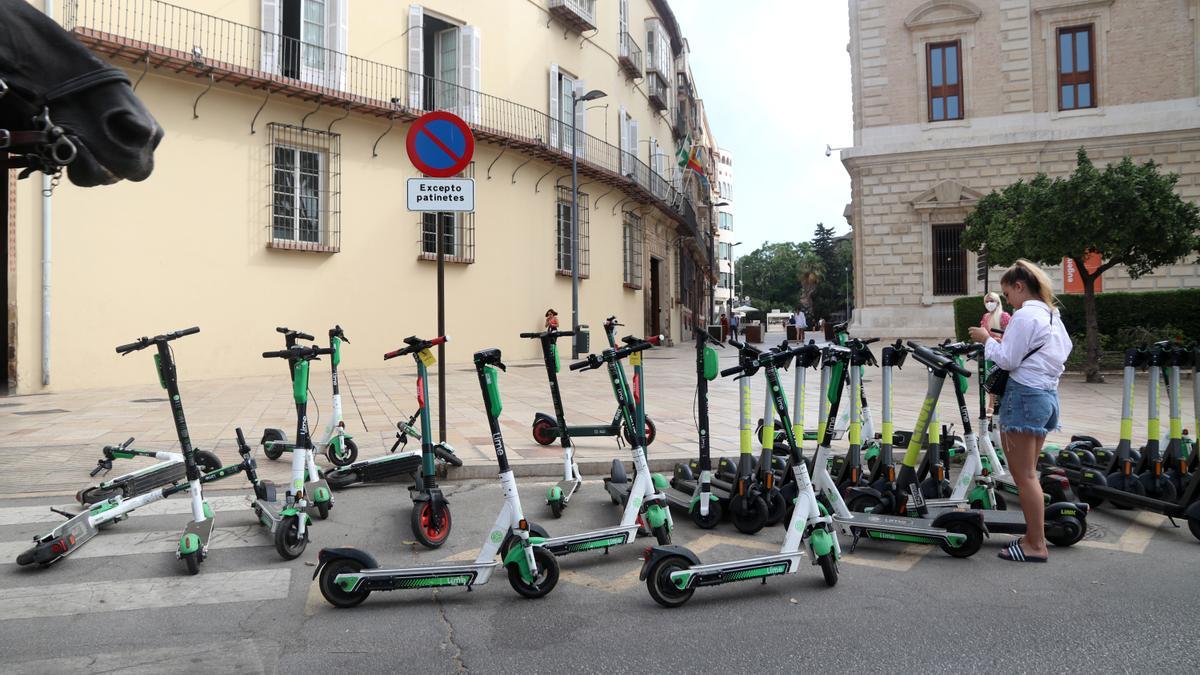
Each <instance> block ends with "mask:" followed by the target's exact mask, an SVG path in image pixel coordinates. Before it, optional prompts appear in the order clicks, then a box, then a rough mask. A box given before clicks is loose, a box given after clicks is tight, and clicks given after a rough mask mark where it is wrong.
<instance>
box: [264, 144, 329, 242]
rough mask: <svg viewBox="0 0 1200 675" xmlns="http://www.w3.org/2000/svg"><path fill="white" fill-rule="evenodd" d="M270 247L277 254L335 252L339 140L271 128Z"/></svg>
mask: <svg viewBox="0 0 1200 675" xmlns="http://www.w3.org/2000/svg"><path fill="white" fill-rule="evenodd" d="M268 126H269V129H270V139H271V140H270V157H271V243H270V245H271V246H272V247H275V248H298V249H304V250H316V251H327V252H336V251H337V250H338V247H339V245H340V233H339V231H338V220H339V207H340V197H341V195H340V192H339V186H340V171H339V164H340V162H339V157H340V154H339V147H340V137H339V136H338V134H331V133H327V132H323V131H316V130H313V129H301V128H299V127H293V126H290V125H286V124H277V123H272V124H270V125H268Z"/></svg>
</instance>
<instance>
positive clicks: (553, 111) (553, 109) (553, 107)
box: [546, 63, 559, 148]
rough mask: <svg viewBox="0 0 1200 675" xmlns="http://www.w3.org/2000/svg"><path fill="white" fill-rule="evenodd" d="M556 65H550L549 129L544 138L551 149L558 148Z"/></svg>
mask: <svg viewBox="0 0 1200 675" xmlns="http://www.w3.org/2000/svg"><path fill="white" fill-rule="evenodd" d="M558 111H559V103H558V64H557V63H551V64H550V129H549V135H548V136H547V137H546V141H547V143H548V144H549V145H550V147H552V148H557V147H558Z"/></svg>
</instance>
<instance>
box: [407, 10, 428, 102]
mask: <svg viewBox="0 0 1200 675" xmlns="http://www.w3.org/2000/svg"><path fill="white" fill-rule="evenodd" d="M407 30H408V107H410V108H416V109H417V110H421V109H422V108H423V106H422V105H421V98H422V97H421V92H422V91H423V90H424V88H425V78H424V73H425V11H424V10H423V9H422V8H421V6H420V5H409V6H408V28H407Z"/></svg>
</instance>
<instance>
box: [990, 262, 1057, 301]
mask: <svg viewBox="0 0 1200 675" xmlns="http://www.w3.org/2000/svg"><path fill="white" fill-rule="evenodd" d="M1018 281H1021V282H1024V283H1025V286H1027V287H1028V288H1029V292H1030V293H1031V294H1032V295H1034V296H1035V297H1036V298H1037V299H1038V300H1041V301H1042V302H1044V303H1046V306H1047V307H1050V309H1051V311H1053V310H1054V305H1055V303H1057V302H1058V299H1057V298H1056V297H1054V283H1053V282H1052V281H1050V277H1049V276H1048V275H1047V274H1046V273H1045V272H1043V271H1042V269H1041V268H1040V267H1038V266H1037V265H1034V264H1033V263H1031V262H1029V261H1028V260H1026V259H1024V258H1021V259H1019V260H1017V262H1015V263H1013V266H1012V267H1010V268H1008V269H1007V270H1006V271H1005V272H1004V276H1002V277H1000V285H1002V286H1009V287H1011V286H1014V285H1016V283H1017V282H1018Z"/></svg>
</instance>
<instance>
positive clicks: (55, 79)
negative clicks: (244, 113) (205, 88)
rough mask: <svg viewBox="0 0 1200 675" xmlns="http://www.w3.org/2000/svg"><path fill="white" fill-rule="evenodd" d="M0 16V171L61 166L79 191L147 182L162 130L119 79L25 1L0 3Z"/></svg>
mask: <svg viewBox="0 0 1200 675" xmlns="http://www.w3.org/2000/svg"><path fill="white" fill-rule="evenodd" d="M0 16H2V17H3V20H0V167H21V168H24V169H25V171H23V172H22V174H21V177H22V178H24V177H25V176H27V175H29V174H30V173H31V172H32V171H42V172H45V173H49V174H53V173H57V172H58V171H59V170H61V169H62V168H63V167H64V166H65V167H66V169H67V177H68V178H70V180H71V182H72V183H74V184H76V185H79V186H81V187H92V186H95V185H107V184H110V183H115V182H117V181H119V180H122V179H127V180H132V181H140V180H145V179H146V178H147V177H149V176H150V173H151V171H153V170H154V149H155V148H156V147H158V143H159V141H161V140H162V137H163V130H162V128H161V127H159V126H158V122H156V121H155V120H154V118H153V117H152V116H151V115H150V113H149V111H147V110H146V106H144V105H143V104H142V102H141V101H140V100H138V98H137V96H135V95H134V93H133V89H132V88H131V87H130V86H129V78H128V77H126V76H125V73H124V72H123V71H121V70H119V69H117V68H113V67H112V66H110V65H108V64H107V63H105V62H104V61H102V60H100V58H99V57H97V56H96V55H95V54H93V53H92V52H91V51H90V50H88V48H87V47H85V46H84V45H83V44H81V43H80V42H79V41H78V40H76V39H75V38H74V37H72V36H71V34H70V33H68V32H67V31H65V30H63V28H62V27H61V26H59V25H58V24H56V23H54V21H53V20H51V19H50V18H49V17H47V16H46V15H44V14H42V13H41V12H39V11H38V10H37V9H35V8H34V7H33V6H32V5H30V4H29V2H27V1H26V0H0ZM5 152H7V153H11V154H12V155H13V156H12V157H8V158H5V156H4V153H5Z"/></svg>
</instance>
